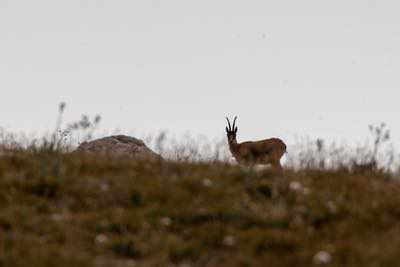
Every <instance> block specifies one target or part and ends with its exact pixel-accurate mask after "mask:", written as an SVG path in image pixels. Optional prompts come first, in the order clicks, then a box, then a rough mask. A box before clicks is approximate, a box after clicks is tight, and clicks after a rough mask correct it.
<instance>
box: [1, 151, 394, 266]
mask: <svg viewBox="0 0 400 267" xmlns="http://www.w3.org/2000/svg"><path fill="white" fill-rule="evenodd" d="M399 220H400V186H399V184H398V183H397V181H395V178H393V177H392V174H390V173H387V172H385V171H382V170H370V169H365V170H364V171H360V170H359V169H355V170H350V169H346V168H343V169H336V170H315V169H314V170H313V169H302V170H296V171H295V170H290V169H287V170H285V175H284V177H276V176H275V175H274V174H273V173H271V172H269V171H268V170H264V171H257V172H256V171H249V170H243V169H241V168H239V167H238V166H232V165H229V164H226V163H222V162H213V163H189V162H168V161H164V162H153V163H151V164H149V163H146V162H131V161H128V160H121V159H118V160H113V159H110V158H97V157H96V158H94V157H88V156H85V155H78V154H68V153H61V152H56V151H51V150H37V151H36V150H29V149H26V150H19V151H13V152H8V153H5V154H3V155H2V156H1V157H0V266H38V267H41V266H311V265H313V264H315V265H327V266H398V261H399V260H398V248H399V247H400V224H399Z"/></svg>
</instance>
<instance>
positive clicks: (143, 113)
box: [0, 0, 400, 144]
mask: <svg viewBox="0 0 400 267" xmlns="http://www.w3.org/2000/svg"><path fill="white" fill-rule="evenodd" d="M399 10H400V2H399V1H392V0H385V1H377V0H352V1H348V0H336V1H321V0H302V1H297V0H291V1H288V0H281V1H265V0H262V1H261V0H260V1H256V0H246V1H236V0H219V1H215V0H202V1H191V0H146V1H139V0H135V1H132V0H68V1H65V0H35V1H31V0H0V92H1V97H0V126H1V127H3V128H5V129H8V130H11V131H23V132H34V133H40V132H44V131H48V130H51V129H53V128H54V124H55V120H56V115H57V105H58V103H60V102H62V101H65V102H66V103H67V105H68V107H67V111H66V114H65V120H66V121H74V120H77V119H79V117H80V115H81V114H88V115H91V116H93V115H95V114H100V115H101V116H102V122H101V125H100V129H99V131H101V132H104V133H106V132H112V131H114V130H115V129H119V132H121V133H126V134H136V135H139V136H141V135H144V134H151V133H157V132H159V131H160V130H166V131H168V132H169V133H172V134H176V135H181V134H183V133H187V132H188V133H190V134H192V135H193V136H197V135H204V136H207V137H209V138H210V139H212V138H222V137H223V136H224V128H225V116H229V117H233V116H234V115H237V116H238V117H239V119H238V127H239V133H238V139H239V141H244V140H256V139H262V138H267V137H280V138H282V139H284V140H285V141H286V142H287V143H289V144H290V143H294V142H296V140H297V139H298V138H301V137H304V136H307V137H310V138H323V139H328V140H335V141H343V140H345V141H347V142H361V141H362V140H364V139H365V138H366V137H367V136H368V125H369V124H375V123H379V122H381V121H384V122H386V123H387V124H388V127H389V128H390V129H391V130H392V136H393V139H394V141H395V142H397V141H396V139H397V140H400V123H399V121H398V117H399V116H398V115H399V114H400V113H399V112H400V107H399V105H398V101H399V95H400V93H399V88H400V75H399V72H398V71H399V69H400V16H399V15H398V11H399ZM399 144H400V142H399Z"/></svg>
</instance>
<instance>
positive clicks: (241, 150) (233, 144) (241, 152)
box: [226, 117, 286, 172]
mask: <svg viewBox="0 0 400 267" xmlns="http://www.w3.org/2000/svg"><path fill="white" fill-rule="evenodd" d="M236 119H237V117H235V118H234V120H233V125H232V127H231V123H230V121H229V119H228V118H226V120H227V121H228V126H227V127H226V134H227V137H228V143H229V150H230V151H231V153H232V155H233V157H234V158H235V159H236V161H237V162H238V163H239V164H243V165H248V166H252V165H255V164H270V165H271V166H272V167H273V168H274V169H275V170H276V171H279V172H282V170H283V169H282V165H281V162H280V159H281V158H282V156H283V154H285V153H286V145H285V143H284V142H283V141H282V140H281V139H279V138H270V139H265V140H261V141H248V142H243V143H238V142H237V140H236V133H237V131H238V128H237V127H236Z"/></svg>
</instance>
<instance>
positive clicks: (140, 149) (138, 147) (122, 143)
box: [75, 135, 162, 160]
mask: <svg viewBox="0 0 400 267" xmlns="http://www.w3.org/2000/svg"><path fill="white" fill-rule="evenodd" d="M75 152H78V153H90V154H96V155H99V154H100V155H109V156H116V157H125V158H132V159H148V160H161V159H162V157H161V156H160V155H158V154H157V153H155V152H154V151H152V150H151V149H150V148H148V147H147V146H146V145H145V143H144V142H143V141H142V140H140V139H137V138H134V137H130V136H126V135H114V136H107V137H104V138H100V139H96V140H93V141H88V142H83V143H82V144H80V145H79V147H78V148H77V149H76V150H75Z"/></svg>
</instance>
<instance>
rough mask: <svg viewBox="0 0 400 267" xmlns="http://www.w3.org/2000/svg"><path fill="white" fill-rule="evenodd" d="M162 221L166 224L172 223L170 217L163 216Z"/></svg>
mask: <svg viewBox="0 0 400 267" xmlns="http://www.w3.org/2000/svg"><path fill="white" fill-rule="evenodd" d="M160 223H161V224H162V225H164V226H170V225H171V223H172V220H171V218H169V217H163V218H161V220H160Z"/></svg>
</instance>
